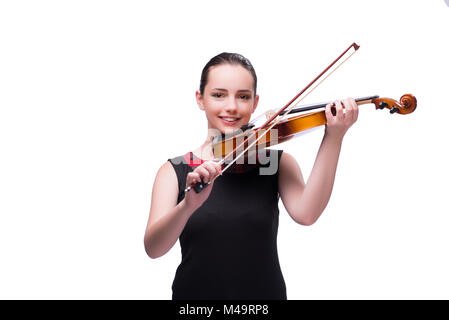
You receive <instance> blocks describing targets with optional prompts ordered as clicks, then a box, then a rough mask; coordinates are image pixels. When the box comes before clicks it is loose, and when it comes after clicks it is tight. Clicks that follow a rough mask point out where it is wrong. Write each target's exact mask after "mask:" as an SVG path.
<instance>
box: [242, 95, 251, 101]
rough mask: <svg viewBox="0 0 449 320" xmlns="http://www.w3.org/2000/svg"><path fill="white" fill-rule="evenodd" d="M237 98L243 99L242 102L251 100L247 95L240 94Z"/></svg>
mask: <svg viewBox="0 0 449 320" xmlns="http://www.w3.org/2000/svg"><path fill="white" fill-rule="evenodd" d="M239 98H240V99H243V100H249V99H250V98H251V96H249V95H247V94H241V95H240V96H239Z"/></svg>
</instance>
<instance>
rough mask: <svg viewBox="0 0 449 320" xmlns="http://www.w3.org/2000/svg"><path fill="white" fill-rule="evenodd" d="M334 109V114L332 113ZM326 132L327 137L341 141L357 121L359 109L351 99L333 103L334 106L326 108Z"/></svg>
mask: <svg viewBox="0 0 449 320" xmlns="http://www.w3.org/2000/svg"><path fill="white" fill-rule="evenodd" d="M332 108H335V109H334V110H335V111H336V112H335V114H333V113H332ZM325 113H326V120H327V125H326V131H325V134H326V135H328V136H332V137H336V138H340V139H343V136H344V135H345V133H346V131H347V130H348V129H349V128H350V127H351V126H352V125H353V124H354V122H356V121H357V117H358V115H359V107H358V105H357V103H356V102H355V100H354V99H353V98H347V99H345V100H343V101H335V103H334V106H332V105H331V104H328V105H327V106H326V110H325Z"/></svg>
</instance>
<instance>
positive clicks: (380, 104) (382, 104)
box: [379, 101, 388, 110]
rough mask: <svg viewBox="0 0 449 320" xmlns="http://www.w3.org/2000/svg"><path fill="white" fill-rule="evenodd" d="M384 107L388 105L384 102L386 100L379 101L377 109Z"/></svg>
mask: <svg viewBox="0 0 449 320" xmlns="http://www.w3.org/2000/svg"><path fill="white" fill-rule="evenodd" d="M385 107H388V103H386V102H383V101H382V102H381V103H379V109H381V110H382V109H383V108H385Z"/></svg>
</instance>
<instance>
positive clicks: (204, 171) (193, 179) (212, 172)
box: [184, 161, 221, 210]
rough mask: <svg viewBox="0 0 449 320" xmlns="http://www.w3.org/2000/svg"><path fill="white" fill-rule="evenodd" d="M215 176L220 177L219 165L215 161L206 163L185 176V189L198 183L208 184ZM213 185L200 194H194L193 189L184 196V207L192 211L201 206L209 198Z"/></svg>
mask: <svg viewBox="0 0 449 320" xmlns="http://www.w3.org/2000/svg"><path fill="white" fill-rule="evenodd" d="M217 175H221V165H219V164H218V162H215V161H207V162H204V163H203V164H202V165H200V166H198V167H197V168H196V169H195V170H193V171H192V172H189V173H188V174H187V180H186V188H188V187H190V186H193V185H195V184H196V183H198V182H203V183H208V182H209V181H212V180H213V179H214V178H215V177H216V176H217ZM213 185H214V183H213V182H212V183H211V184H210V185H208V186H207V187H205V188H204V189H203V190H202V191H201V192H200V193H196V192H195V190H193V188H191V189H190V191H189V192H186V194H185V198H184V199H185V201H186V205H187V206H188V207H190V208H193V209H194V210H196V209H198V208H199V207H201V205H202V204H203V203H204V201H206V199H207V198H208V197H209V195H210V192H211V191H212V187H213Z"/></svg>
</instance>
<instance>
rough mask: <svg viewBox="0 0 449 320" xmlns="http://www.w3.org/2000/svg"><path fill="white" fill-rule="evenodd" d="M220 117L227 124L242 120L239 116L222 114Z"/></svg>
mask: <svg viewBox="0 0 449 320" xmlns="http://www.w3.org/2000/svg"><path fill="white" fill-rule="evenodd" d="M218 117H219V118H220V119H221V121H223V122H224V123H226V124H234V123H236V122H237V121H239V120H240V118H237V117H221V116H218Z"/></svg>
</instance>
